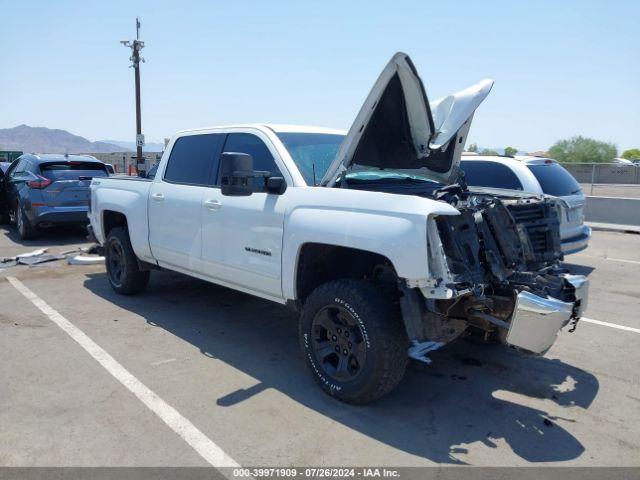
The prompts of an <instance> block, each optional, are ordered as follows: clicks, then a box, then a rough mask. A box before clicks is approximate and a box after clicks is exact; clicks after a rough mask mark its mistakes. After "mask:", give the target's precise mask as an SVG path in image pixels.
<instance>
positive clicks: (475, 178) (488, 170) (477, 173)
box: [460, 160, 523, 190]
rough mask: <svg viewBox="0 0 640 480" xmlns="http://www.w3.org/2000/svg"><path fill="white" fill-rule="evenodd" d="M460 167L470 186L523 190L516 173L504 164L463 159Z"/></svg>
mask: <svg viewBox="0 0 640 480" xmlns="http://www.w3.org/2000/svg"><path fill="white" fill-rule="evenodd" d="M460 168H462V171H463V172H464V176H465V179H466V181H467V184H468V185H470V186H473V187H487V188H505V189H509V190H523V187H522V183H520V180H518V177H517V176H516V174H515V173H513V171H512V170H511V169H510V168H509V167H507V166H506V165H502V164H500V163H497V162H484V161H482V160H466V161H465V160H463V161H461V162H460Z"/></svg>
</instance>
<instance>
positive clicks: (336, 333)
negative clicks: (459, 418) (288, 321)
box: [300, 279, 408, 404]
mask: <svg viewBox="0 0 640 480" xmlns="http://www.w3.org/2000/svg"><path fill="white" fill-rule="evenodd" d="M300 342H301V345H302V349H303V351H304V355H305V360H306V362H307V365H308V367H309V369H310V370H311V373H312V375H313V377H314V378H315V380H316V382H318V384H319V385H320V387H321V388H322V389H323V390H324V391H325V392H327V393H328V394H329V395H332V396H334V397H336V398H338V399H339V400H342V401H344V402H347V403H354V404H363V403H368V402H371V401H373V400H375V399H377V398H379V397H382V396H383V395H385V394H387V393H389V392H390V391H391V390H393V389H394V388H395V387H396V386H397V385H398V383H400V380H402V377H403V376H404V372H405V368H406V366H407V361H408V358H407V347H408V339H407V336H406V333H405V331H404V326H403V325H402V320H401V318H400V314H399V312H398V309H397V308H396V307H395V305H394V304H393V302H392V301H391V299H390V298H389V296H388V295H385V293H384V292H383V291H381V290H380V289H378V288H377V287H376V286H374V285H373V284H371V283H369V282H366V281H364V280H350V279H349V280H336V281H331V282H328V283H325V284H324V285H321V286H320V287H318V288H317V289H316V290H314V291H313V293H312V294H311V295H310V296H309V298H308V299H307V301H306V302H305V305H304V309H303V312H302V315H301V317H300Z"/></svg>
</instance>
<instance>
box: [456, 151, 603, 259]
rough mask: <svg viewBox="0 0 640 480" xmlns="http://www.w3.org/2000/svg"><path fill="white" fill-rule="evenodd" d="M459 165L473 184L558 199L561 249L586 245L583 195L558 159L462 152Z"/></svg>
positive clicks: (570, 250)
mask: <svg viewBox="0 0 640 480" xmlns="http://www.w3.org/2000/svg"><path fill="white" fill-rule="evenodd" d="M460 167H461V168H462V170H463V171H464V172H465V179H466V181H467V183H468V184H469V185H470V186H471V187H472V188H473V187H486V188H493V189H506V190H516V191H522V192H525V193H527V194H536V195H551V196H554V197H557V198H558V199H560V200H561V201H560V202H558V208H559V210H560V211H559V216H560V239H561V244H562V253H563V254H565V255H569V254H571V253H576V252H579V251H581V250H584V249H585V248H587V247H588V246H589V239H590V238H591V229H590V228H589V227H588V226H586V225H585V224H584V205H585V203H586V198H587V197H586V196H585V194H584V193H583V192H582V189H581V188H580V184H578V182H576V180H575V179H574V178H573V176H572V175H571V174H570V173H569V172H568V171H567V170H566V169H565V168H564V167H563V166H562V165H560V164H559V163H558V162H556V161H555V160H553V159H550V158H539V157H526V156H523V157H516V158H515V159H514V158H511V157H499V156H484V155H463V156H462V161H461V163H460Z"/></svg>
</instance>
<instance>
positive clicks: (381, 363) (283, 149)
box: [89, 53, 587, 403]
mask: <svg viewBox="0 0 640 480" xmlns="http://www.w3.org/2000/svg"><path fill="white" fill-rule="evenodd" d="M492 83H493V82H492V81H490V80H484V81H482V82H480V83H478V84H476V85H474V86H472V87H470V88H468V89H466V90H463V91H462V92H459V93H456V94H453V95H450V96H448V97H445V98H443V99H440V100H437V101H435V102H432V103H429V102H428V100H427V96H426V93H425V90H424V87H423V84H422V81H421V80H420V78H419V77H418V74H417V72H416V69H415V67H414V66H413V63H412V62H411V60H410V59H409V57H408V56H407V55H406V54H403V53H398V54H396V55H394V56H393V58H392V59H391V61H390V62H389V63H388V65H387V66H386V67H385V69H384V70H383V71H382V73H381V75H380V77H379V78H378V80H377V81H376V83H375V84H374V87H373V89H372V90H371V93H370V94H369V96H368V97H367V99H366V100H365V103H364V105H363V107H362V109H361V110H360V113H359V114H358V116H357V117H356V120H355V122H354V124H353V126H352V127H351V128H350V130H349V131H348V132H344V131H340V130H334V129H326V128H316V127H299V126H290V125H268V124H251V125H238V126H228V127H216V128H206V129H198V130H189V131H183V132H180V133H177V134H176V135H174V136H173V138H172V139H171V140H170V142H169V144H168V148H167V149H166V151H165V152H164V154H163V156H162V159H161V160H160V163H159V165H158V168H157V172H156V174H155V176H154V178H153V179H146V178H134V177H130V178H127V177H109V178H100V179H94V180H93V181H92V184H91V203H90V212H89V217H90V222H91V229H92V231H93V233H94V235H95V237H96V239H97V241H98V242H99V243H100V244H102V245H103V246H104V249H105V258H106V269H107V278H108V281H109V283H110V284H111V287H112V288H113V289H114V290H115V291H116V292H119V293H121V294H134V293H139V292H141V291H142V290H144V288H145V287H146V285H147V282H148V280H149V274H150V271H151V270H153V269H158V268H162V269H168V270H173V271H177V272H182V273H185V274H187V275H191V276H194V277H197V278H201V279H204V280H207V281H210V282H214V283H216V284H220V285H224V286H227V287H230V288H234V289H237V290H240V291H243V292H246V293H249V294H252V295H256V296H258V297H262V298H265V299H268V300H272V301H274V302H278V303H282V304H286V305H288V306H290V307H291V308H293V309H295V310H297V311H299V312H300V325H299V340H300V344H301V347H302V349H303V352H304V358H305V361H306V363H307V365H308V367H309V370H310V372H311V374H312V375H313V377H314V379H315V380H316V381H317V383H318V384H319V385H320V387H321V388H322V389H323V390H324V391H325V392H327V393H328V394H330V395H333V396H335V397H336V398H338V399H340V400H342V401H345V402H349V403H366V402H369V401H372V400H374V399H376V398H379V397H381V396H382V395H384V394H386V393H388V392H390V391H391V390H392V389H393V388H394V387H395V386H396V385H397V384H398V383H399V382H400V380H401V379H402V377H403V374H404V371H405V368H406V365H407V362H408V359H409V358H414V359H416V360H421V361H423V362H427V363H430V361H431V359H430V358H429V357H428V355H427V354H428V352H430V351H432V350H435V349H437V348H440V347H442V346H443V345H445V344H447V343H449V342H452V341H454V340H456V339H457V338H460V337H463V336H467V335H471V336H473V337H474V338H475V339H478V340H481V341H498V342H502V343H504V344H507V345H511V346H513V347H515V348H518V349H520V350H522V351H523V352H530V353H535V354H542V353H544V352H545V351H546V350H547V349H548V348H550V347H551V345H552V344H553V342H554V340H555V338H556V336H557V334H558V331H559V330H560V329H561V328H562V327H564V326H565V325H567V324H568V323H569V322H572V321H573V322H577V320H578V319H579V317H580V315H581V313H582V311H583V310H584V308H585V306H586V300H587V280H586V279H585V278H584V277H581V276H575V275H570V274H569V273H568V272H566V271H563V270H562V269H561V268H560V266H559V261H560V259H561V258H562V254H561V252H560V244H559V241H560V240H559V232H558V218H557V210H556V206H555V204H554V203H553V201H551V200H545V199H542V198H540V197H535V196H534V197H527V196H520V197H514V198H510V197H501V198H498V197H496V196H495V195H488V194H483V193H474V192H471V191H469V190H468V189H466V187H465V185H464V184H463V183H459V182H458V181H457V180H458V178H460V170H459V167H458V164H459V162H460V156H461V153H462V150H463V147H464V142H465V140H466V136H467V132H468V131H469V127H470V123H471V118H472V116H473V113H474V111H475V110H476V108H477V107H478V106H479V105H480V103H481V102H482V100H483V99H484V98H485V97H486V96H487V95H488V93H489V91H490V89H491V86H492Z"/></svg>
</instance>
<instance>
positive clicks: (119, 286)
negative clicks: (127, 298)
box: [105, 227, 149, 295]
mask: <svg viewBox="0 0 640 480" xmlns="http://www.w3.org/2000/svg"><path fill="white" fill-rule="evenodd" d="M105 263H106V267H107V278H108V279H109V284H110V285H111V288H113V289H114V290H115V291H116V292H117V293H120V294H122V295H133V294H134V293H140V292H142V291H143V290H144V289H145V288H146V286H147V284H148V283H149V271H148V270H140V266H139V265H138V259H137V257H136V254H135V253H134V252H133V248H132V247H131V241H130V240H129V232H128V231H127V229H126V228H124V227H117V228H114V229H112V230H111V231H110V232H109V235H108V236H107V241H106V242H105Z"/></svg>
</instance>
